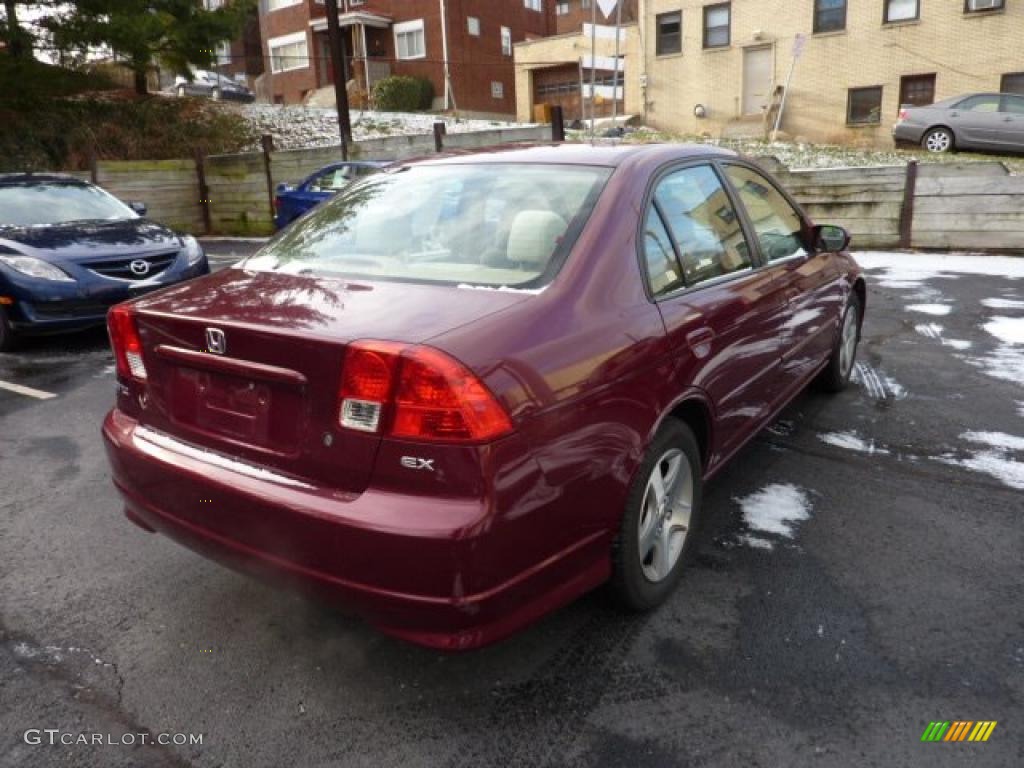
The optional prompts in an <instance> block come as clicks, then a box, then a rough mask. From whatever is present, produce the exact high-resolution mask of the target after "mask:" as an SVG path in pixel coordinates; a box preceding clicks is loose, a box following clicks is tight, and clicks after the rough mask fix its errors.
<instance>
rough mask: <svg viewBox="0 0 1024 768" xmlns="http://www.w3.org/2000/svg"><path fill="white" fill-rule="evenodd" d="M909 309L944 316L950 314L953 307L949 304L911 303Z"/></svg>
mask: <svg viewBox="0 0 1024 768" xmlns="http://www.w3.org/2000/svg"><path fill="white" fill-rule="evenodd" d="M907 309H908V310H910V311H911V312H920V313H921V314H924V315H936V316H938V317H942V316H944V315H948V314H949V313H950V311H951V310H952V309H953V308H952V307H951V306H949V305H948V304H910V305H908V306H907Z"/></svg>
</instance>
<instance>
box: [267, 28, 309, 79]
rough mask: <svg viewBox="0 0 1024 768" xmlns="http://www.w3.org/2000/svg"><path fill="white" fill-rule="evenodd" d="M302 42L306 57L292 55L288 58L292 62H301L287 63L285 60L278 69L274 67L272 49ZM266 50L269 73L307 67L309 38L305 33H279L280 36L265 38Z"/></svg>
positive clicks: (275, 73) (279, 72) (273, 73)
mask: <svg viewBox="0 0 1024 768" xmlns="http://www.w3.org/2000/svg"><path fill="white" fill-rule="evenodd" d="M298 43H302V44H303V45H304V46H306V57H305V59H302V58H301V57H294V58H292V59H290V60H291V61H292V62H298V61H301V62H302V63H301V64H288V63H287V60H286V62H285V64H284V66H282V67H281V68H280V69H275V68H274V51H275V50H276V49H278V48H285V47H288V46H291V45H297V44H298ZM267 52H268V53H269V54H270V74H272V75H279V74H281V73H282V72H291V71H293V70H296V69H309V39H308V38H307V37H306V33H305V32H304V31H303V32H295V33H293V34H290V35H281V36H280V37H272V38H270V39H269V40H267Z"/></svg>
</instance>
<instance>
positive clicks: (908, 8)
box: [882, 0, 921, 24]
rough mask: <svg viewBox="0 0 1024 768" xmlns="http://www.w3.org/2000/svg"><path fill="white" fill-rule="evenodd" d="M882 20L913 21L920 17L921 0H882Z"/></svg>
mask: <svg viewBox="0 0 1024 768" xmlns="http://www.w3.org/2000/svg"><path fill="white" fill-rule="evenodd" d="M884 3H885V17H884V18H883V19H882V21H883V22H885V23H886V24H889V23H890V22H893V21H913V20H915V19H919V18H920V17H921V0H884Z"/></svg>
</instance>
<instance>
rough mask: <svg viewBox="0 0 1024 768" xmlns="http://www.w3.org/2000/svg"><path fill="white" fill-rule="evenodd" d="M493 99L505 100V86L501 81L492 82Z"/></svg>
mask: <svg viewBox="0 0 1024 768" xmlns="http://www.w3.org/2000/svg"><path fill="white" fill-rule="evenodd" d="M491 98H492V99H497V100H500V99H504V98H505V84H504V83H503V82H501V81H500V80H492V81H491Z"/></svg>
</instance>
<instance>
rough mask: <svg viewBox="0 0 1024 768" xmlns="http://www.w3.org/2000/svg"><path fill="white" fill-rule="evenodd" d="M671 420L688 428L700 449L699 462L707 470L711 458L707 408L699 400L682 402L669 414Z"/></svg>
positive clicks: (709, 423)
mask: <svg viewBox="0 0 1024 768" xmlns="http://www.w3.org/2000/svg"><path fill="white" fill-rule="evenodd" d="M671 417H672V418H673V419H677V420H678V421H681V422H682V423H683V424H685V425H686V426H688V427H689V428H690V431H691V432H693V436H694V437H695V438H696V439H697V447H698V448H700V461H701V464H703V465H704V468H705V469H707V466H708V459H709V458H710V456H711V415H710V414H709V413H708V409H707V406H705V405H704V403H702V402H700V401H699V400H693V399H691V400H684V401H683V402H681V403H680V404H679V405H677V406H676V407H675V408H674V409H673V410H672V413H671Z"/></svg>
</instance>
